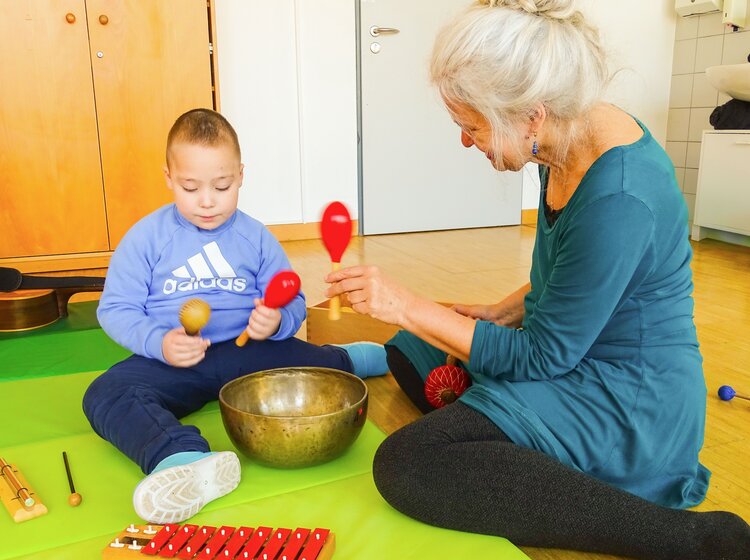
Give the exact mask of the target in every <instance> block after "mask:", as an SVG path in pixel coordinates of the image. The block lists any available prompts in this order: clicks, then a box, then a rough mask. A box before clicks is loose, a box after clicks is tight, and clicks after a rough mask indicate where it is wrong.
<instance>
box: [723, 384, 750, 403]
mask: <svg viewBox="0 0 750 560" xmlns="http://www.w3.org/2000/svg"><path fill="white" fill-rule="evenodd" d="M719 398H720V399H721V400H723V401H731V400H732V399H734V398H738V399H742V400H744V401H750V397H745V396H743V395H738V394H737V391H735V390H734V388H733V387H732V386H731V385H722V386H721V387H719Z"/></svg>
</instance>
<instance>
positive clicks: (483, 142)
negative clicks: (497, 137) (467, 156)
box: [446, 101, 526, 171]
mask: <svg viewBox="0 0 750 560" xmlns="http://www.w3.org/2000/svg"><path fill="white" fill-rule="evenodd" d="M446 106H447V107H448V110H449V111H450V113H451V114H452V115H453V120H454V121H455V122H456V124H457V125H458V126H459V127H460V128H461V144H463V145H464V147H466V148H471V147H472V146H476V147H477V149H478V150H479V151H481V152H484V155H485V156H487V159H489V160H490V162H491V163H492V167H494V168H495V169H497V170H498V171H518V170H520V169H521V168H522V167H523V166H524V165H525V164H526V162H525V161H520V160H521V158H520V154H519V153H518V150H514V149H513V147H514V145H515V143H514V142H510V141H509V140H508V139H503V140H504V141H503V149H502V152H501V153H500V154H496V153H495V152H494V150H493V146H492V127H491V126H490V123H489V121H488V120H487V119H486V118H484V116H482V115H481V114H480V113H479V112H477V111H476V110H474V109H473V108H471V107H469V106H468V105H464V104H462V103H452V102H450V101H446Z"/></svg>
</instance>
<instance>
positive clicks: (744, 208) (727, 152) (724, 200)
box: [692, 130, 750, 240]
mask: <svg viewBox="0 0 750 560" xmlns="http://www.w3.org/2000/svg"><path fill="white" fill-rule="evenodd" d="M748 160H750V131H746V130H736V131H732V130H715V131H708V130H707V131H704V132H703V144H702V146H701V160H700V166H699V169H698V193H697V195H696V200H695V217H694V219H693V232H692V238H693V239H695V240H700V239H703V238H704V237H707V236H709V234H710V230H720V231H725V232H731V233H738V234H741V235H750V224H749V223H748V221H749V220H750V175H748V171H747V170H748V163H747V162H748ZM707 228H708V229H707Z"/></svg>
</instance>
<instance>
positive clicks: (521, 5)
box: [477, 0, 578, 20]
mask: <svg viewBox="0 0 750 560" xmlns="http://www.w3.org/2000/svg"><path fill="white" fill-rule="evenodd" d="M477 3H478V4H480V5H484V6H489V7H495V6H497V7H502V8H510V9H513V10H519V11H522V12H528V13H530V14H535V15H539V16H545V17H548V18H550V19H559V20H567V19H570V18H572V17H573V16H574V15H575V14H576V13H577V12H578V10H577V9H576V8H575V6H573V0H478V2H477Z"/></svg>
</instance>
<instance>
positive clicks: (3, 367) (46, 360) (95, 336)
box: [0, 301, 131, 381]
mask: <svg viewBox="0 0 750 560" xmlns="http://www.w3.org/2000/svg"><path fill="white" fill-rule="evenodd" d="M97 305H98V302H96V301H86V302H81V303H72V304H70V305H69V306H68V312H69V315H68V316H67V317H66V318H64V319H60V320H58V321H56V322H54V323H52V324H51V325H48V326H46V327H42V328H39V329H32V330H28V331H22V332H11V333H6V332H3V333H0V381H14V380H16V379H25V378H32V377H42V376H52V375H63V374H66V373H78V372H81V371H93V370H105V369H107V368H109V367H110V366H112V365H113V364H116V363H117V362H119V361H121V360H124V359H125V358H126V357H128V356H129V355H130V354H131V353H130V352H129V351H128V350H126V349H124V348H123V347H122V346H119V345H118V344H117V343H116V342H114V341H113V340H112V339H110V338H109V337H108V336H107V335H106V333H105V332H104V331H103V330H102V329H101V328H100V327H99V323H98V322H97V320H96V307H97Z"/></svg>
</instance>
